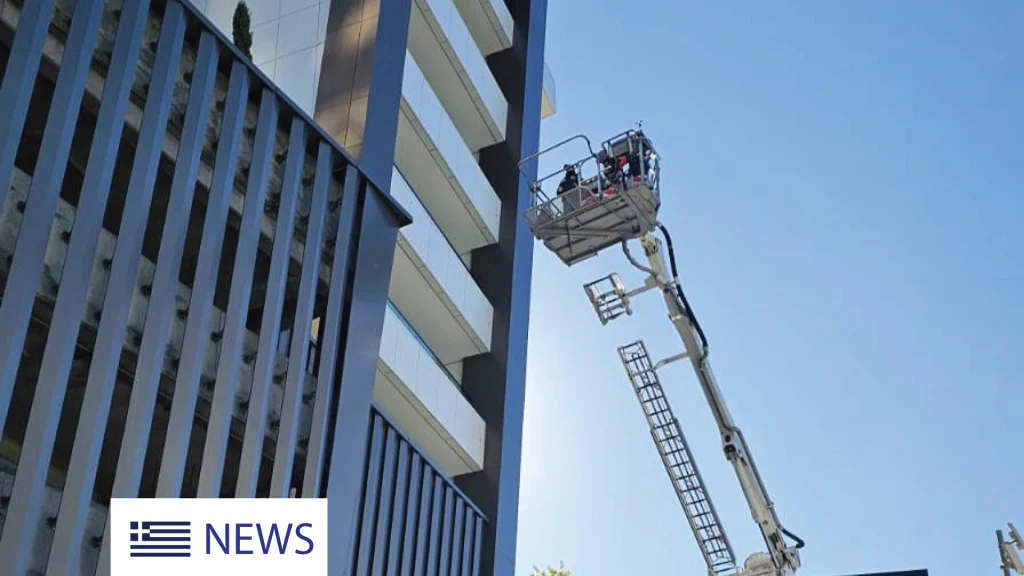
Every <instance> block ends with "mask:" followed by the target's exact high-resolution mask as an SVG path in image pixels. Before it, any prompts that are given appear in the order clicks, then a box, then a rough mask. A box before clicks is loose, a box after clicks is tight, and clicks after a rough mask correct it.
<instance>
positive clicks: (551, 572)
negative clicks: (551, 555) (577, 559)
mask: <svg viewBox="0 0 1024 576" xmlns="http://www.w3.org/2000/svg"><path fill="white" fill-rule="evenodd" d="M532 576H572V572H569V571H568V570H566V569H565V566H563V565H562V564H561V563H559V564H558V568H552V567H551V566H548V567H547V568H545V569H544V570H541V569H540V568H537V567H536V566H534V567H533V575H532Z"/></svg>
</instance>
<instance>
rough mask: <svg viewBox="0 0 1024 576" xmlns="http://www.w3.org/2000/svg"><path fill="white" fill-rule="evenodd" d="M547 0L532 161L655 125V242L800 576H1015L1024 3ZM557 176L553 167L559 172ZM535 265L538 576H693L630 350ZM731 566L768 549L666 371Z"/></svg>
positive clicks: (691, 388)
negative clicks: (552, 96) (543, 153)
mask: <svg viewBox="0 0 1024 576" xmlns="http://www.w3.org/2000/svg"><path fill="white" fill-rule="evenodd" d="M971 4H972V3H968V2H941V1H930V2H882V1H869V2H838V1H835V2H810V1H805V2H784V1H778V2H750V3H724V2H716V3H712V2H707V3H697V2H690V1H680V2H672V1H654V0H638V1H635V2H629V3H623V2H610V1H607V0H558V1H550V2H549V22H548V40H547V53H548V61H549V63H550V65H551V67H552V69H553V71H554V74H555V76H556V78H557V85H558V107H559V110H558V114H557V115H556V116H554V117H553V118H551V119H549V120H546V121H545V124H544V127H543V141H544V142H545V143H553V142H555V141H557V140H559V139H561V138H563V137H566V136H569V135H572V134H574V133H578V132H586V133H587V134H588V135H590V136H591V137H592V138H594V139H597V140H600V139H603V138H605V137H607V136H610V135H611V134H613V133H616V132H618V131H621V130H623V129H625V128H628V127H630V125H632V124H634V123H635V122H636V121H637V120H643V121H644V126H645V128H646V130H647V131H648V133H649V134H650V136H651V137H652V139H653V140H654V142H655V144H656V146H657V147H658V148H659V152H661V154H662V156H663V159H664V163H663V178H664V180H663V187H662V198H663V207H662V220H663V222H664V223H665V224H666V225H667V226H668V227H669V229H670V230H671V231H672V233H673V236H674V239H675V242H676V244H677V251H678V252H679V259H680V267H681V270H680V272H681V276H682V278H683V282H684V287H685V289H686V291H687V296H688V297H689V299H690V301H691V303H692V304H693V306H694V308H695V310H696V313H697V315H698V317H699V318H700V320H701V323H702V324H703V326H704V328H705V331H706V332H707V334H708V338H709V340H710V344H711V359H712V364H713V366H714V369H715V373H716V375H717V376H718V379H719V382H720V384H721V387H722V389H723V391H724V393H725V395H726V398H727V400H728V402H729V406H730V408H731V410H732V412H733V416H734V417H735V419H736V420H737V422H738V424H739V425H740V426H741V427H742V428H743V429H744V431H745V433H746V436H747V438H748V440H749V442H750V443H751V446H752V449H753V452H754V454H755V456H756V458H757V461H758V464H759V465H760V467H761V472H762V474H763V476H764V478H765V482H766V483H767V486H768V489H769V491H770V493H771V495H772V497H773V499H774V500H775V502H776V507H777V509H778V512H779V515H780V517H781V519H782V521H783V522H784V524H785V525H786V526H787V527H788V528H789V529H790V530H792V531H793V532H795V533H797V534H798V535H800V536H801V537H802V538H804V539H805V540H806V541H807V547H806V548H805V549H804V553H803V562H804V569H803V570H802V572H801V573H802V574H807V575H820V576H827V575H830V574H849V573H856V572H871V571H882V570H889V569H892V570H895V569H912V568H920V567H926V568H929V569H930V571H931V573H932V574H933V575H938V576H944V575H951V576H952V575H957V576H959V575H972V576H973V575H984V574H998V573H999V571H998V556H997V552H996V548H995V545H994V541H995V536H994V530H995V529H997V528H1002V527H1004V526H1005V523H1006V522H1007V521H1015V522H1017V523H1018V524H1020V525H1024V482H1022V478H1024V426H1022V423H1024V392H1022V386H1021V382H1022V375H1024V356H1022V354H1021V352H1020V350H1021V349H1022V348H1024V335H1022V332H1021V327H1022V326H1024V299H1022V296H1024V256H1022V255H1021V250H1022V247H1024V112H1022V106H1024V74H1022V73H1021V69H1022V68H1021V59H1022V57H1024V35H1022V34H1020V30H1021V29H1022V27H1024V3H1022V2H1018V1H1013V0H1011V1H1006V2H995V1H986V2H978V3H974V4H975V5H974V6H971ZM565 159H566V158H564V157H561V158H554V157H552V158H548V161H547V166H546V167H548V168H551V167H552V166H554V165H560V164H561V163H562V161H563V160H565ZM610 272H620V273H621V274H622V275H623V277H624V278H626V279H627V281H630V280H631V281H632V282H633V283H636V282H639V281H640V277H639V275H638V274H635V273H633V272H631V271H630V269H629V268H628V265H627V264H626V262H625V261H624V260H623V258H622V256H621V253H620V252H618V251H616V250H611V251H609V252H608V253H606V254H603V255H601V256H600V257H599V258H596V259H593V260H591V261H588V262H585V263H582V264H580V265H577V266H574V267H572V268H566V267H565V266H563V265H562V264H561V262H560V261H558V260H557V259H555V258H554V256H552V255H551V254H549V253H547V252H546V251H545V250H544V249H543V246H541V245H539V244H538V245H537V250H536V256H535V264H534V288H533V305H532V311H531V320H530V321H531V331H530V338H531V339H530V356H529V369H528V389H527V404H526V426H525V438H524V456H523V471H522V488H521V502H520V530H519V553H518V562H519V572H520V573H521V574H527V573H528V572H529V568H530V566H531V565H534V564H537V565H543V564H547V563H553V564H557V563H558V562H559V561H564V562H565V564H566V566H567V567H568V568H571V569H572V570H573V571H574V573H575V574H576V575H578V576H585V575H606V574H609V575H610V574H670V573H671V574H703V570H704V568H703V562H702V560H701V558H700V555H699V552H698V549H697V546H696V544H695V542H694V540H693V537H692V535H691V533H690V531H689V529H688V527H687V524H686V519H685V517H684V515H683V512H682V510H681V509H680V507H679V505H678V503H677V502H676V500H675V496H674V494H673V492H672V490H671V487H670V485H669V482H668V479H667V477H666V475H665V472H664V471H663V469H662V467H661V464H660V461H659V459H658V457H657V453H656V451H655V448H654V445H653V444H652V442H651V439H650V436H649V434H648V431H647V429H646V424H645V422H644V419H643V417H642V415H641V412H640V408H639V406H638V404H637V402H636V400H635V398H634V397H633V395H632V392H631V390H630V388H629V384H628V381H627V380H626V376H625V372H624V371H623V369H622V367H621V365H620V364H619V361H618V359H617V355H616V352H615V349H616V347H617V346H619V345H622V344H626V343H629V342H632V341H633V340H635V339H637V338H644V339H645V340H646V342H647V343H648V346H649V348H650V349H651V350H652V354H653V355H656V356H667V355H670V354H673V353H675V352H677V351H678V347H679V344H678V340H677V339H676V336H675V334H674V332H673V331H672V329H671V326H670V325H669V323H668V321H667V320H666V319H665V316H664V308H663V306H662V304H661V302H660V301H659V300H658V299H657V296H656V295H653V294H652V295H648V296H647V297H643V298H641V299H640V300H638V301H637V302H636V309H637V312H636V314H635V315H634V316H633V317H631V318H628V319H625V320H619V321H616V322H615V323H612V324H610V325H608V326H605V327H602V326H601V325H600V323H599V322H598V321H597V319H596V318H595V317H594V314H593V311H592V310H591V308H590V306H589V304H588V302H587V300H586V297H585V296H584V294H583V291H582V289H581V285H582V284H583V283H584V282H587V281H590V280H593V279H595V278H597V277H600V276H603V275H605V274H608V273H610ZM662 379H663V382H664V383H665V385H666V388H667V390H668V393H669V394H670V398H671V400H672V402H673V406H674V408H675V410H676V412H677V414H678V416H679V418H680V421H681V423H682V425H683V428H684V430H685V432H686V434H687V436H688V438H689V440H690V442H691V444H692V447H693V450H694V451H695V453H696V457H697V459H698V462H699V464H700V466H701V469H702V472H703V473H704V476H705V480H706V481H707V483H708V484H709V485H710V489H711V493H712V496H713V498H714V500H715V503H716V505H717V507H718V509H719V511H720V513H721V514H722V516H723V522H724V524H725V528H726V530H727V533H728V534H729V536H730V538H731V540H732V542H733V546H734V548H735V549H736V551H737V555H738V556H740V557H741V558H745V557H746V556H747V555H748V554H749V553H751V552H754V551H756V550H759V549H761V543H760V537H759V535H758V533H757V530H756V527H755V526H754V523H753V521H752V520H751V519H750V514H749V512H748V511H747V508H746V504H745V502H744V500H743V498H742V494H741V492H740V490H739V486H738V484H737V482H736V479H735V476H734V475H733V472H732V469H731V467H729V465H728V463H727V462H726V461H725V459H724V456H723V455H722V453H721V450H720V447H719V441H718V436H717V432H716V430H715V426H714V422H713V420H712V418H711V416H710V413H709V411H708V409H707V405H706V403H705V402H704V400H703V398H702V396H701V394H700V392H699V389H698V387H697V383H696V380H695V379H694V377H693V375H692V372H691V371H690V370H689V367H688V366H686V365H684V364H678V365H675V366H673V367H671V368H668V369H666V370H665V371H664V372H663V374H662Z"/></svg>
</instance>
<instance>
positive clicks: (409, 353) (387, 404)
mask: <svg viewBox="0 0 1024 576" xmlns="http://www.w3.org/2000/svg"><path fill="white" fill-rule="evenodd" d="M374 401H375V402H376V403H377V404H378V405H379V406H380V407H381V409H382V410H383V411H385V412H386V413H387V414H388V415H389V416H390V417H391V418H392V419H393V420H394V421H395V423H396V424H398V425H399V426H400V427H401V428H402V430H404V431H405V432H406V433H407V434H408V435H409V436H410V437H411V438H412V439H413V440H414V441H415V442H416V443H417V444H418V445H419V446H420V447H421V448H422V449H423V450H424V451H425V452H426V453H427V454H428V455H429V456H430V458H431V459H432V460H434V461H435V462H436V463H437V464H438V466H439V467H440V468H441V469H442V471H443V472H444V473H445V474H446V475H447V476H449V477H451V476H457V475H459V474H465V473H468V472H476V471H479V470H481V469H482V468H483V461H484V436H485V430H486V425H485V424H484V421H483V419H482V418H481V417H480V415H479V414H477V412H476V410H474V409H473V406H472V405H470V403H469V401H468V400H466V398H465V397H464V396H463V395H462V389H461V387H460V386H459V385H458V383H457V382H456V381H455V379H454V378H453V377H452V376H451V375H450V374H449V373H448V372H447V371H446V370H445V368H444V366H443V365H442V364H441V362H440V360H438V359H437V358H436V357H435V356H434V355H433V354H431V352H430V349H429V348H428V347H427V346H426V344H425V343H424V342H423V340H422V339H421V338H420V337H419V335H418V334H417V333H416V331H415V330H414V329H413V328H412V326H411V325H410V324H409V322H408V321H407V320H406V319H405V318H403V317H402V315H401V313H400V312H399V311H398V310H397V309H396V308H395V307H394V306H393V305H389V306H388V309H387V313H386V314H385V316H384V329H383V332H382V333H381V341H380V361H379V362H378V363H377V377H376V382H375V386H374Z"/></svg>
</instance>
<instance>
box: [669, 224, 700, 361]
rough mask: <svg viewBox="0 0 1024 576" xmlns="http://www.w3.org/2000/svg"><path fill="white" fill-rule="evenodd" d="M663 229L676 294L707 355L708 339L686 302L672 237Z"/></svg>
mask: <svg viewBox="0 0 1024 576" xmlns="http://www.w3.org/2000/svg"><path fill="white" fill-rule="evenodd" d="M658 227H659V228H661V233H662V234H664V235H665V244H666V245H667V246H668V261H669V265H670V266H672V280H673V281H675V283H676V294H677V295H678V296H679V299H680V300H682V301H683V306H684V307H685V308H686V315H687V316H689V317H690V322H692V323H693V327H694V328H696V329H697V334H698V335H700V342H701V345H702V346H703V347H704V353H705V354H707V349H708V339H707V336H705V335H704V329H703V328H701V327H700V322H698V321H697V317H696V316H695V315H694V314H693V308H691V307H690V303H689V302H687V300H686V294H684V293H683V287H682V285H681V284H680V283H679V271H678V269H677V268H676V253H675V250H673V249H672V235H671V234H669V233H668V228H665V225H664V224H658Z"/></svg>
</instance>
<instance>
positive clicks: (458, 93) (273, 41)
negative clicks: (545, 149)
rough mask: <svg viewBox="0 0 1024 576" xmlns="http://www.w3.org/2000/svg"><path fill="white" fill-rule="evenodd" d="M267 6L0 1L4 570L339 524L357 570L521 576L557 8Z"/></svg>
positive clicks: (527, 1) (102, 562)
mask: <svg viewBox="0 0 1024 576" xmlns="http://www.w3.org/2000/svg"><path fill="white" fill-rule="evenodd" d="M248 6H249V8H250V11H251V13H252V25H253V26H252V32H253V34H252V35H253V39H254V43H253V47H252V59H249V58H247V57H245V56H244V55H243V54H242V53H241V52H240V51H239V50H238V49H237V48H236V47H234V46H233V45H232V44H231V43H230V40H229V34H230V24H231V14H232V13H233V12H234V9H235V2H234V1H233V0H205V1H203V0H196V1H194V2H188V1H183V0H106V1H104V0H0V65H2V66H3V67H2V74H3V76H2V83H0V110H3V114H2V115H0V180H2V181H4V182H9V185H7V186H4V187H2V188H0V290H2V292H0V298H2V299H0V428H2V430H3V438H2V442H0V521H2V523H3V524H2V531H0V558H3V559H4V561H5V563H6V562H8V559H9V561H10V567H11V569H12V570H13V571H12V572H11V573H14V574H24V573H30V574H47V575H58V574H59V575H62V576H63V575H69V576H73V575H76V574H85V575H91V574H106V573H107V571H109V555H108V554H106V551H107V550H108V549H109V548H108V547H109V541H108V538H109V536H108V534H107V533H106V530H105V525H106V516H107V507H108V505H109V500H110V498H111V497H134V496H141V497H154V496H155V497H253V496H255V497H327V498H328V503H329V509H330V514H329V517H330V522H331V537H332V540H333V541H334V542H333V543H332V546H331V570H332V573H336V574H370V573H374V574H376V573H396V574H397V573H402V574H434V573H437V574H460V575H470V574H473V575H475V574H502V575H511V574H512V573H513V569H514V557H515V541H516V520H517V513H518V488H519V463H520V457H521V436H522V416H523V414H522V411H523V400H524V386H525V362H526V357H525V355H526V341H527V319H528V313H529V290H530V272H531V267H532V238H531V236H530V235H529V233H528V231H527V230H526V229H525V224H524V223H523V221H522V218H521V215H522V213H523V212H524V211H525V209H526V207H527V205H528V203H529V190H528V184H529V181H530V179H531V171H533V170H535V168H534V167H533V166H531V165H524V166H523V167H522V169H521V167H520V166H519V159H520V158H524V157H526V156H528V155H529V154H531V153H533V152H534V151H536V149H537V145H538V139H539V128H540V120H541V117H542V116H544V115H549V114H550V113H553V111H554V86H553V82H552V79H551V75H550V73H549V72H548V71H547V69H546V67H545V65H544V58H543V52H544V35H545V16H546V2H545V0H376V1H372V0H323V1H317V0H250V2H248ZM226 32H227V33H226Z"/></svg>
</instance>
